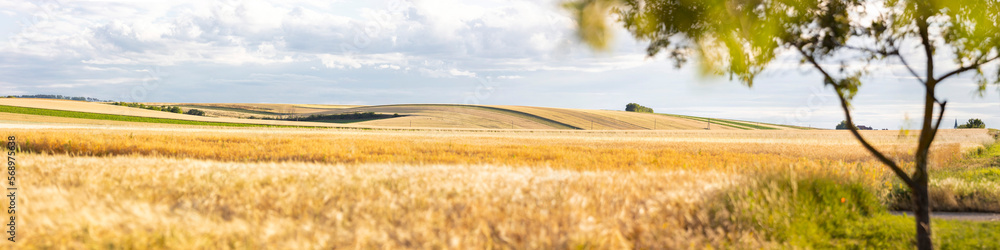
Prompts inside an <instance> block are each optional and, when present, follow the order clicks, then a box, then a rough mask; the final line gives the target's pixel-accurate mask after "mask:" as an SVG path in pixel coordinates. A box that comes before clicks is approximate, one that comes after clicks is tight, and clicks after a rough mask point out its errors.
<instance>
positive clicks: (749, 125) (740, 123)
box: [719, 119, 778, 130]
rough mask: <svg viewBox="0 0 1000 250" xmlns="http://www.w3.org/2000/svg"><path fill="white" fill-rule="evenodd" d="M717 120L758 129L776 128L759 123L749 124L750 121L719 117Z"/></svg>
mask: <svg viewBox="0 0 1000 250" xmlns="http://www.w3.org/2000/svg"><path fill="white" fill-rule="evenodd" d="M719 122H724V123H729V124H733V125H737V126H743V127H749V128H755V129H760V130H777V129H778V128H774V127H768V126H761V125H757V124H751V123H747V122H737V121H733V120H725V119H719Z"/></svg>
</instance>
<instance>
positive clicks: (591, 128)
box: [590, 121, 594, 130]
mask: <svg viewBox="0 0 1000 250" xmlns="http://www.w3.org/2000/svg"><path fill="white" fill-rule="evenodd" d="M590 130H594V121H590Z"/></svg>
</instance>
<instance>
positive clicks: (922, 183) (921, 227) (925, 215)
mask: <svg viewBox="0 0 1000 250" xmlns="http://www.w3.org/2000/svg"><path fill="white" fill-rule="evenodd" d="M914 181H916V182H917V185H915V186H916V187H915V188H914V190H913V202H915V203H916V204H914V205H916V206H914V210H915V211H914V213H915V214H914V215H915V216H916V219H917V249H920V250H930V249H933V245H932V244H931V209H930V208H931V206H930V200H929V199H928V198H929V197H928V193H927V177H926V174H925V175H924V177H918V178H917V179H916V180H914Z"/></svg>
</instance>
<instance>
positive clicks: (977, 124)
mask: <svg viewBox="0 0 1000 250" xmlns="http://www.w3.org/2000/svg"><path fill="white" fill-rule="evenodd" d="M958 128H986V123H983V120H980V119H979V118H972V119H969V121H968V122H966V123H965V124H962V125H958Z"/></svg>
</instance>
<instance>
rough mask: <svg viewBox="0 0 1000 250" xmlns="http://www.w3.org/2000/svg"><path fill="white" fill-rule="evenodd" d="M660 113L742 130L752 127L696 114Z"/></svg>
mask: <svg viewBox="0 0 1000 250" xmlns="http://www.w3.org/2000/svg"><path fill="white" fill-rule="evenodd" d="M658 115H665V116H673V117H680V118H685V119H691V120H696V121H702V122H708V123H712V124H715V125H720V126H726V127H730V128H737V129H742V130H751V128H748V127H743V126H737V125H735V124H731V123H723V122H721V121H719V120H718V119H708V118H701V117H695V116H686V115H674V114H658Z"/></svg>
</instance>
